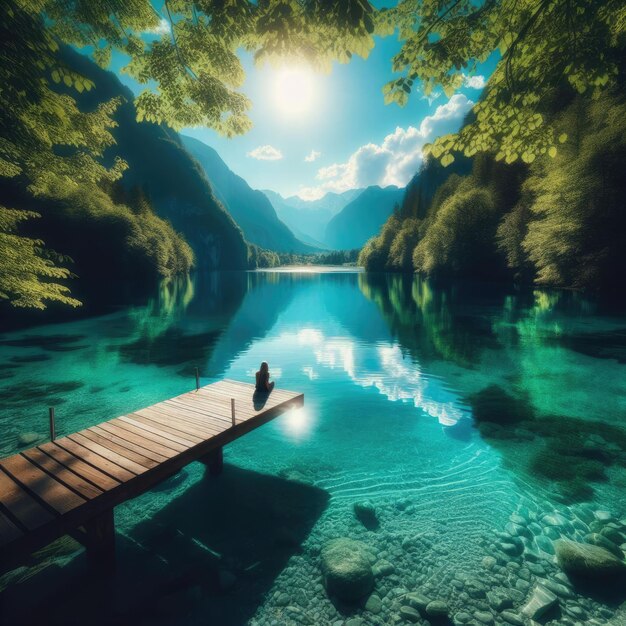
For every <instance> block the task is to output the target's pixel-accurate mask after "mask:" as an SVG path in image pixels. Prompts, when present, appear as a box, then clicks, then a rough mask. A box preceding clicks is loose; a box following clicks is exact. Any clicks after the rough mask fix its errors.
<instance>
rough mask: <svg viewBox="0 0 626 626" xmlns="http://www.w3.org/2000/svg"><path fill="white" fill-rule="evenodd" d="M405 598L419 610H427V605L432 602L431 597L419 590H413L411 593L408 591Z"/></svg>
mask: <svg viewBox="0 0 626 626" xmlns="http://www.w3.org/2000/svg"><path fill="white" fill-rule="evenodd" d="M405 600H406V602H407V604H408V605H409V606H411V607H413V608H414V609H417V610H418V611H425V610H426V607H427V606H428V605H429V604H430V602H431V600H430V598H427V597H426V596H423V595H422V594H421V593H418V592H417V591H413V592H411V593H407V594H406V597H405Z"/></svg>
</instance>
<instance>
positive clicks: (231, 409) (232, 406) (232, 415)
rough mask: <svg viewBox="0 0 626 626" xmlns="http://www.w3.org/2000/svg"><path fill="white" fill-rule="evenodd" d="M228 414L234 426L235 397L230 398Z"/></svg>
mask: <svg viewBox="0 0 626 626" xmlns="http://www.w3.org/2000/svg"><path fill="white" fill-rule="evenodd" d="M230 416H231V417H232V418H233V426H235V424H236V422H235V398H231V399H230Z"/></svg>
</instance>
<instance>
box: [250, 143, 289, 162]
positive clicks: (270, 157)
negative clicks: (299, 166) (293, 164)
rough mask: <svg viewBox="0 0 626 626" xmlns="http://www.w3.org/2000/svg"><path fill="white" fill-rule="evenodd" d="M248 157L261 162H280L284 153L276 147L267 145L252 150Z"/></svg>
mask: <svg viewBox="0 0 626 626" xmlns="http://www.w3.org/2000/svg"><path fill="white" fill-rule="evenodd" d="M247 156H249V157H250V158H252V159H258V160H259V161H279V160H280V159H282V158H283V153H282V152H281V151H280V150H279V149H278V148H274V146H270V145H265V146H259V147H258V148H255V149H254V150H251V151H250V152H248V154H247Z"/></svg>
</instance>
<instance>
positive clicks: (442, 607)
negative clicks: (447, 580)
mask: <svg viewBox="0 0 626 626" xmlns="http://www.w3.org/2000/svg"><path fill="white" fill-rule="evenodd" d="M449 610H450V609H449V608H448V605H447V604H446V603H445V602H443V600H433V601H432V602H429V603H428V604H427V605H426V615H428V616H430V617H444V616H445V615H447V614H448V612H449Z"/></svg>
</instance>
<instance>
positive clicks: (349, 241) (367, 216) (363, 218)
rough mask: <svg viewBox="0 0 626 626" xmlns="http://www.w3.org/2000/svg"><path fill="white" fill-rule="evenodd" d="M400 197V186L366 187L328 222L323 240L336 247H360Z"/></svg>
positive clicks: (384, 219) (384, 220)
mask: <svg viewBox="0 0 626 626" xmlns="http://www.w3.org/2000/svg"><path fill="white" fill-rule="evenodd" d="M403 196H404V189H399V188H398V187H395V186H393V185H390V186H389V187H384V188H381V187H378V186H377V185H374V186H372V187H368V188H367V189H365V191H363V192H362V193H361V194H359V195H358V196H357V197H356V198H355V199H354V200H352V202H350V203H349V204H347V205H346V206H345V207H344V208H343V209H342V210H341V212H340V213H338V214H337V215H335V217H333V218H332V219H331V220H330V222H328V225H327V226H326V232H325V234H324V242H325V243H326V245H328V246H329V247H331V248H333V249H336V250H351V249H354V248H361V247H362V246H363V245H364V244H365V242H366V241H367V240H368V239H369V238H370V237H373V236H374V235H376V234H377V233H378V232H379V230H380V228H381V226H382V225H383V224H384V223H385V222H386V220H387V218H388V217H389V216H390V215H391V213H392V212H393V209H394V207H395V205H396V204H399V203H400V202H402V198H403Z"/></svg>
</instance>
